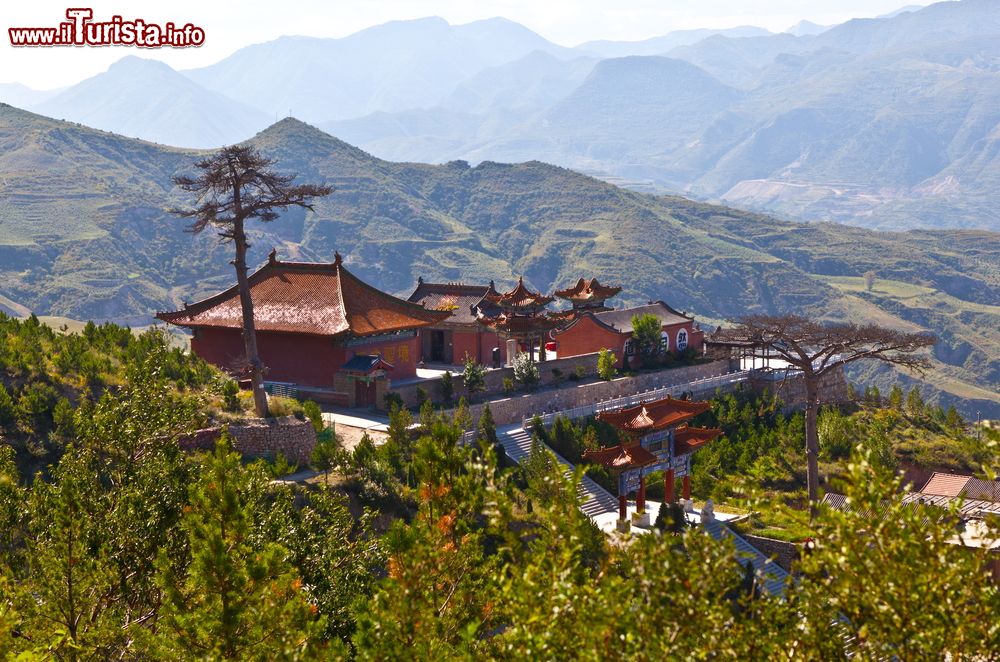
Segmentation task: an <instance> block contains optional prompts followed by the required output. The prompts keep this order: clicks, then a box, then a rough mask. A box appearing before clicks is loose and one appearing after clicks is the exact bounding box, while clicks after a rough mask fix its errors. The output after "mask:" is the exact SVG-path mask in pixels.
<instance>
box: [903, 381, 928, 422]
mask: <svg viewBox="0 0 1000 662" xmlns="http://www.w3.org/2000/svg"><path fill="white" fill-rule="evenodd" d="M906 413H907V414H909V415H910V416H922V415H923V414H924V399H923V397H921V395H920V391H919V390H918V389H917V387H916V386H914V387H913V388H911V389H910V392H909V393H907V394H906Z"/></svg>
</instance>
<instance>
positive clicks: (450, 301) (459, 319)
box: [407, 279, 500, 324]
mask: <svg viewBox="0 0 1000 662" xmlns="http://www.w3.org/2000/svg"><path fill="white" fill-rule="evenodd" d="M491 292H493V293H494V294H495V293H496V290H494V289H493V287H492V285H466V284H465V283H428V282H426V281H424V280H423V279H420V281H419V282H418V283H417V288H416V289H415V290H413V294H411V295H410V296H409V297H408V298H407V301H409V302H411V303H416V304H420V305H422V306H423V307H424V308H426V309H428V310H449V311H451V313H452V316H451V317H449V318H448V319H447V320H445V324H475V323H476V316H477V311H481V312H483V313H485V314H488V315H496V314H497V313H499V312H500V309H499V308H498V307H497V306H496V305H495V304H493V303H490V302H484V301H483V299H484V297H485V296H486V295H487V294H489V293H491Z"/></svg>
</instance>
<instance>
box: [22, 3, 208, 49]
mask: <svg viewBox="0 0 1000 662" xmlns="http://www.w3.org/2000/svg"><path fill="white" fill-rule="evenodd" d="M93 17H94V11H93V10H92V9H89V8H80V9H67V10H66V18H68V19H69V20H68V21H63V22H61V23H60V24H59V25H58V26H56V27H52V28H7V33H8V34H9V35H10V45H11V46H141V47H143V48H163V47H172V48H188V47H190V46H201V45H202V44H204V43H205V31H204V30H202V29H201V28H199V27H198V26H196V25H192V24H190V23H188V24H186V25H184V26H183V27H179V26H177V25H175V24H174V23H164V24H163V25H160V24H158V23H149V22H147V21H145V20H143V19H141V18H136V19H133V20H130V21H126V20H124V19H122V17H121V16H112V17H111V20H110V21H93V20H92V19H93Z"/></svg>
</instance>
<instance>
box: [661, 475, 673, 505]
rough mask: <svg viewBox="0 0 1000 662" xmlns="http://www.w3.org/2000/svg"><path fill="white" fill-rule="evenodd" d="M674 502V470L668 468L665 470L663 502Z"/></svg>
mask: <svg viewBox="0 0 1000 662" xmlns="http://www.w3.org/2000/svg"><path fill="white" fill-rule="evenodd" d="M673 502H674V470H673V468H671V469H667V470H666V471H664V472H663V503H673Z"/></svg>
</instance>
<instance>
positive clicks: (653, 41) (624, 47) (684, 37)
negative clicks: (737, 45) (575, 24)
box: [576, 25, 771, 58]
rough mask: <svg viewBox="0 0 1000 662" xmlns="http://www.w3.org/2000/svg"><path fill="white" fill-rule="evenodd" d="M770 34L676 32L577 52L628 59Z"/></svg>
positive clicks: (743, 29)
mask: <svg viewBox="0 0 1000 662" xmlns="http://www.w3.org/2000/svg"><path fill="white" fill-rule="evenodd" d="M770 34H771V32H770V31H768V30H765V29H764V28H758V27H755V26H752V25H743V26H740V27H736V28H727V29H722V30H711V29H698V30H674V31H673V32H668V33H667V34H665V35H662V36H659V37H652V38H650V39H643V40H641V41H608V40H598V41H588V42H584V43H582V44H580V45H579V46H577V47H576V50H578V51H580V52H581V53H589V54H594V55H599V56H601V57H604V58H610V57H626V56H628V55H662V54H664V53H666V52H668V51H670V50H671V49H674V48H677V47H678V46H686V45H688V44H695V43H697V42H699V41H702V40H703V39H706V38H708V37H711V36H713V35H722V36H725V37H733V38H742V37H765V36H767V35H770Z"/></svg>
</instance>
